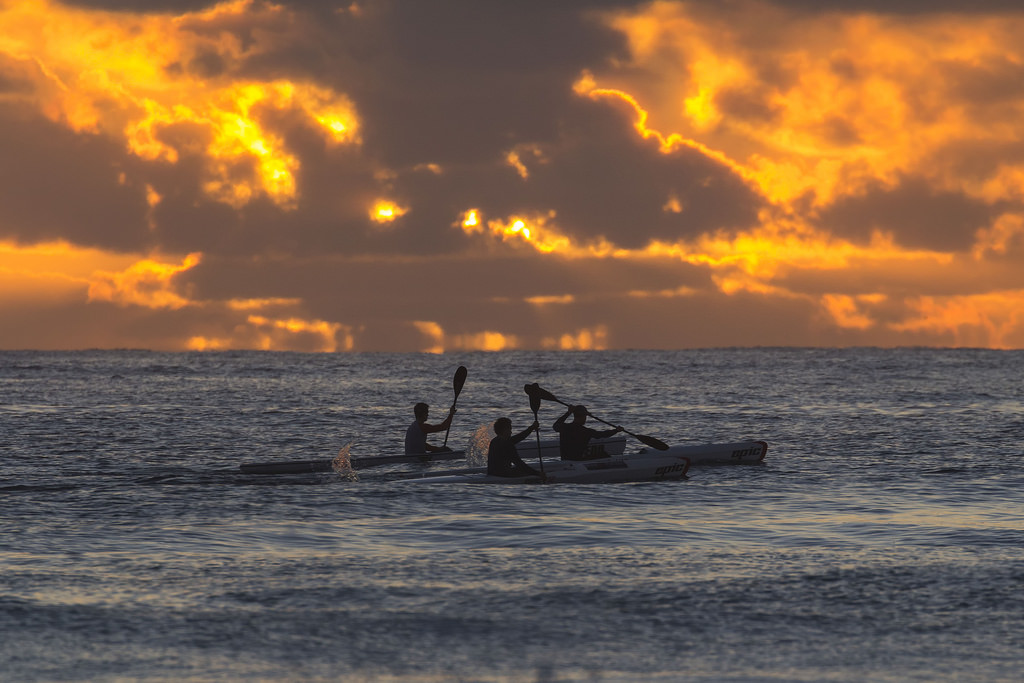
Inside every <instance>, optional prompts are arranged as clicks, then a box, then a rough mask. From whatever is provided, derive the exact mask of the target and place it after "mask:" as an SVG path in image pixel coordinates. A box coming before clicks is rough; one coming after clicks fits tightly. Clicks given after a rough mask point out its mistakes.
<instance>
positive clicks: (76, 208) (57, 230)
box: [0, 105, 151, 251]
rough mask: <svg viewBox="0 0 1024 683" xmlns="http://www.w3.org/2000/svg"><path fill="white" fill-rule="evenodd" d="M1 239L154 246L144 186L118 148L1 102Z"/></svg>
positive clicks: (112, 246)
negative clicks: (131, 177) (126, 178)
mask: <svg viewBox="0 0 1024 683" xmlns="http://www.w3.org/2000/svg"><path fill="white" fill-rule="evenodd" d="M0 150H3V155H2V156H3V159H2V161H0V207H2V211H3V220H0V237H8V238H14V239H17V240H18V241H21V242H25V243H29V244H31V243H34V242H41V241H50V240H58V239H65V240H68V241H70V242H72V243H74V244H78V245H82V246H90V247H102V248H106V249H113V250H125V251H130V250H138V249H145V248H146V247H147V246H149V245H151V238H150V237H149V236H148V235H147V228H146V211H147V206H146V200H145V192H144V190H143V189H142V188H139V187H137V186H132V185H131V184H130V183H127V182H122V180H121V178H122V173H125V175H126V176H127V175H129V174H128V173H126V172H127V171H130V170H132V169H131V167H132V166H133V162H132V161H131V160H130V159H128V158H127V157H126V155H125V153H124V149H123V147H122V146H121V145H119V144H117V143H116V142H114V141H113V140H110V139H108V138H106V137H103V136H98V135H79V134H76V133H73V132H71V131H69V130H68V129H67V128H66V127H64V126H62V125H59V124H56V123H52V122H50V121H47V120H45V119H41V118H39V117H37V116H35V115H30V114H28V113H27V112H25V111H24V110H22V109H20V108H18V107H16V106H11V107H8V106H3V105H0Z"/></svg>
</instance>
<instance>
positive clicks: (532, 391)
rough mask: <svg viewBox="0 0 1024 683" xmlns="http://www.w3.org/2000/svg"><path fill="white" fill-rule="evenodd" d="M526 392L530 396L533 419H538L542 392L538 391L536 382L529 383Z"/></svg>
mask: <svg viewBox="0 0 1024 683" xmlns="http://www.w3.org/2000/svg"><path fill="white" fill-rule="evenodd" d="M525 389H526V393H527V394H529V396H530V410H532V411H533V419H535V420H536V419H537V411H538V410H540V394H538V393H537V385H536V384H527V385H526V387H525Z"/></svg>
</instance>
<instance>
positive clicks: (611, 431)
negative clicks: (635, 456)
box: [590, 427, 623, 439]
mask: <svg viewBox="0 0 1024 683" xmlns="http://www.w3.org/2000/svg"><path fill="white" fill-rule="evenodd" d="M590 431H591V432H592V433H591V435H590V437H591V438H593V439H607V438H608V437H609V436H615V435H616V434H618V433H619V432H621V431H623V430H622V427H615V428H614V429H606V430H604V431H603V432H599V431H597V430H596V429H591V430H590Z"/></svg>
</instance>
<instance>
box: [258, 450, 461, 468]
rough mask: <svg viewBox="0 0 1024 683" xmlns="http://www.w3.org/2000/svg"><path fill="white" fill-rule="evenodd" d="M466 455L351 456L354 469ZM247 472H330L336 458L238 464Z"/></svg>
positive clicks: (429, 461) (452, 452) (442, 453)
mask: <svg viewBox="0 0 1024 683" xmlns="http://www.w3.org/2000/svg"><path fill="white" fill-rule="evenodd" d="M465 457H466V452H465V451H440V452H436V453H423V454H419V455H378V456H370V457H365V458H351V459H350V460H349V464H350V465H351V467H352V469H354V470H360V469H364V468H366V467H376V466H378V465H403V464H415V463H431V462H442V461H445V460H460V459H462V458H465ZM238 469H240V470H241V471H242V472H243V473H245V474H305V473H307V472H330V471H332V470H334V460H326V459H325V460H285V461H282V462H256V463H243V464H241V465H239V466H238Z"/></svg>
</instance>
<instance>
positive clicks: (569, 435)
mask: <svg viewBox="0 0 1024 683" xmlns="http://www.w3.org/2000/svg"><path fill="white" fill-rule="evenodd" d="M570 415H572V420H573V421H572V422H566V421H565V419H566V418H567V417H569V416H570ZM587 415H589V413H588V412H587V407H586V406H569V407H568V408H567V409H566V411H565V414H564V415H562V417H560V418H558V419H557V420H555V424H553V425H552V426H551V428H552V429H554V430H555V431H556V432H558V451H559V453H560V454H561V456H562V460H593V459H594V458H607V457H608V456H607V455H606V454H605V453H603V452H602V453H599V454H597V455H587V446H589V445H590V440H591V439H606V438H608V437H609V436H615V435H616V434H618V433H619V432H621V431H622V427H615V428H614V429H606V430H604V431H598V430H596V429H591V428H590V427H587V426H586V422H587Z"/></svg>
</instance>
